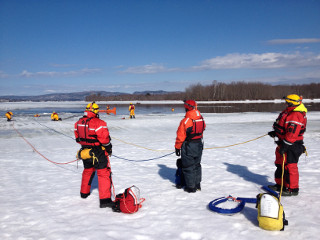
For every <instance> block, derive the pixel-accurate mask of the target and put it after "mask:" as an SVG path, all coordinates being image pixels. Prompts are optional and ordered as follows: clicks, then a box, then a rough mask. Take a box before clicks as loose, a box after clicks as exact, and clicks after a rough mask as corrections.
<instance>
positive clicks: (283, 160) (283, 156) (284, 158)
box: [279, 154, 286, 203]
mask: <svg viewBox="0 0 320 240" xmlns="http://www.w3.org/2000/svg"><path fill="white" fill-rule="evenodd" d="M285 161H286V155H285V154H282V173H281V188H280V196H279V203H280V202H281V195H282V190H283V176H284V162H285Z"/></svg>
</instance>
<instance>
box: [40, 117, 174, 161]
mask: <svg viewBox="0 0 320 240" xmlns="http://www.w3.org/2000/svg"><path fill="white" fill-rule="evenodd" d="M34 121H36V122H37V123H39V124H40V125H41V126H44V127H46V128H48V129H50V130H52V131H54V132H56V133H58V134H61V135H64V136H66V137H68V138H71V139H72V140H75V138H73V137H70V136H68V135H66V134H64V133H62V132H59V131H57V130H55V129H53V128H50V127H48V126H46V125H45V124H41V123H40V122H38V121H37V120H34ZM173 153H174V152H171V153H168V154H165V155H163V156H160V157H156V158H150V159H145V160H132V159H127V158H123V157H119V156H116V155H112V156H114V157H116V158H119V159H122V160H125V161H130V162H147V161H152V160H156V159H160V158H164V157H166V156H169V155H171V154H173Z"/></svg>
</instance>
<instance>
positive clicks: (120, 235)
mask: <svg viewBox="0 0 320 240" xmlns="http://www.w3.org/2000/svg"><path fill="white" fill-rule="evenodd" d="M5 104H6V106H5V107H4V105H2V103H1V105H2V108H1V110H5V109H9V110H10V109H11V110H13V112H14V109H15V107H17V106H18V108H19V109H21V108H28V107H34V105H33V104H35V103H23V104H22V103H20V105H19V103H5ZM59 104H60V105H63V106H65V105H64V104H73V103H59ZM84 105H85V103H84ZM77 106H78V105H77ZM6 107H7V108H6ZM44 107H46V106H44ZM53 107H55V106H53ZM80 116H81V114H79V115H75V114H70V113H63V114H62V115H60V117H61V118H62V119H63V121H59V122H52V121H50V116H49V115H43V116H41V117H39V118H34V117H33V116H31V115H27V116H22V115H20V116H15V115H14V117H13V119H14V121H13V122H7V121H6V119H5V117H4V116H1V117H2V118H1V123H0V141H1V150H0V151H1V154H0V180H1V185H0V196H1V197H0V206H1V208H0V223H1V224H0V238H1V239H55V240H56V239H77V240H78V239H138V240H149V239H170V240H171V239H228V240H229V239H255V240H256V239H259V240H263V239H266V240H267V239H268V240H269V239H277V240H281V239H316V238H317V236H319V234H320V230H318V229H319V228H318V223H319V222H320V216H319V207H320V193H319V191H318V190H319V180H320V147H319V146H320V112H309V113H308V115H307V116H308V126H307V132H306V133H305V145H306V147H307V150H308V157H306V156H305V155H302V156H301V158H300V162H299V171H300V193H299V196H297V197H283V198H282V204H283V206H284V211H285V213H286V218H287V219H288V221H289V226H287V227H286V228H285V230H284V231H283V232H270V231H265V230H262V229H261V228H259V226H258V222H257V219H256V217H257V210H256V208H255V206H254V204H249V203H247V204H246V206H245V208H244V210H243V211H241V212H240V213H238V214H235V215H233V216H226V215H221V214H217V213H215V212H212V211H210V210H209V209H208V203H209V202H210V201H212V200H214V199H216V198H219V197H223V196H228V195H232V196H234V197H249V198H254V197H255V196H256V195H257V194H258V193H260V192H263V191H262V190H261V186H263V185H268V184H271V183H273V174H274V170H275V167H274V164H273V162H274V150H275V144H274V143H273V139H272V138H270V137H268V136H265V137H263V138H260V139H258V140H256V141H252V142H249V143H246V144H242V145H236V146H233V147H227V148H215V147H221V146H228V145H232V144H236V143H241V142H245V141H247V140H251V139H255V138H257V137H259V136H262V135H265V134H266V133H267V132H268V131H270V130H271V126H272V123H273V121H274V120H275V119H276V117H277V116H278V113H230V114H203V116H204V118H205V120H206V123H207V129H206V131H205V134H204V142H205V148H206V149H205V150H204V152H203V158H202V170H203V180H202V191H201V192H196V193H193V194H189V193H186V192H184V191H183V190H181V189H180V190H179V189H176V188H175V187H174V178H175V177H174V174H175V170H176V159H177V157H176V156H175V155H174V154H171V155H169V156H166V157H164V158H159V159H154V160H150V161H141V160H148V159H153V158H157V157H161V156H163V155H165V154H168V153H171V152H173V151H174V141H175V136H176V129H177V127H178V124H179V122H180V120H181V119H182V118H183V113H176V114H158V115H157V114H143V115H137V116H136V119H132V120H131V119H128V118H127V117H128V116H124V115H117V116H113V115H106V114H101V118H102V119H103V120H105V121H106V122H107V124H108V127H109V130H110V134H111V137H112V144H113V154H114V156H112V157H111V167H112V172H113V182H114V187H115V193H116V194H117V193H120V192H122V191H123V190H124V189H125V188H127V187H129V186H131V185H136V186H137V187H139V188H140V194H141V197H143V198H145V199H146V200H145V202H144V203H143V207H142V208H141V209H140V210H139V211H138V212H137V213H135V214H132V215H129V214H123V213H114V212H112V211H111V209H100V208H99V197H98V190H97V179H94V181H93V186H92V194H91V195H90V196H89V197H88V198H87V199H81V198H80V194H79V191H80V182H81V174H82V170H83V166H82V162H79V164H77V163H76V162H73V163H71V164H62V165H57V164H54V163H52V162H56V163H66V162H70V161H73V160H75V159H76V158H75V155H76V152H77V150H78V149H79V145H78V144H77V143H76V142H75V141H74V139H73V138H74V136H73V124H74V122H76V121H77V119H78V118H79V117H80ZM123 117H126V119H123ZM15 129H16V130H17V131H18V132H19V133H20V134H22V136H23V137H24V138H25V140H26V141H28V142H29V143H30V144H31V145H32V146H33V147H34V148H35V149H36V151H35V150H34V149H33V148H32V147H31V146H30V145H29V144H28V143H27V142H26V141H25V140H24V138H22V137H21V136H20V135H19V134H18V132H17V131H16V130H15ZM37 151H38V152H39V153H40V154H42V156H41V155H40V154H39V153H38V152H37ZM46 158H47V159H46ZM120 158H125V159H128V160H124V159H120ZM129 160H133V161H129ZM50 161H51V162H50Z"/></svg>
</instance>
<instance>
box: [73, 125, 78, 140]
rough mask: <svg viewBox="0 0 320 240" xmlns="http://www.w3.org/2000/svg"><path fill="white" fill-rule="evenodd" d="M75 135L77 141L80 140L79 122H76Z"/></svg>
mask: <svg viewBox="0 0 320 240" xmlns="http://www.w3.org/2000/svg"><path fill="white" fill-rule="evenodd" d="M74 136H75V139H76V142H78V137H79V134H78V122H76V123H75V124H74Z"/></svg>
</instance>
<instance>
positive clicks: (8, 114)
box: [6, 112, 13, 122]
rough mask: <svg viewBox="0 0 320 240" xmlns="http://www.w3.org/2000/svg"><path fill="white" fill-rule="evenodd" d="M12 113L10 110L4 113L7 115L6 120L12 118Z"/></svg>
mask: <svg viewBox="0 0 320 240" xmlns="http://www.w3.org/2000/svg"><path fill="white" fill-rule="evenodd" d="M12 115H13V113H12V112H7V113H6V117H7V121H8V122H9V121H11V120H12Z"/></svg>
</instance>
